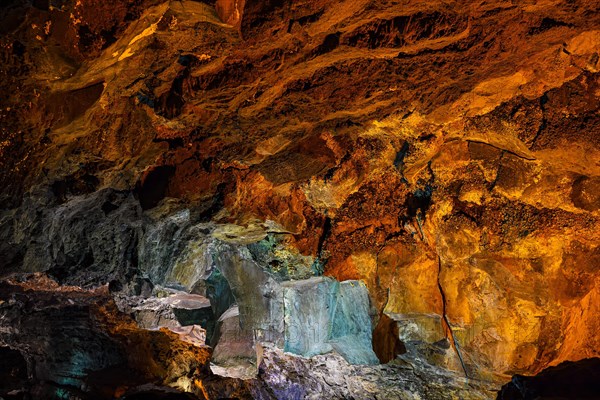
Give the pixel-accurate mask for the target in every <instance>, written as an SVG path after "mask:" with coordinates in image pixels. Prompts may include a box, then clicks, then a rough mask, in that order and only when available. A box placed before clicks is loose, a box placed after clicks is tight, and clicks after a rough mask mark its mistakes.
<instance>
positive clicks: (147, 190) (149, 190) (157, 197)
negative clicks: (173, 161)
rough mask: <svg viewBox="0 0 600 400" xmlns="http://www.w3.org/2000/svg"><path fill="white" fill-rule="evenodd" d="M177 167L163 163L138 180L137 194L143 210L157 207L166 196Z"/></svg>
mask: <svg viewBox="0 0 600 400" xmlns="http://www.w3.org/2000/svg"><path fill="white" fill-rule="evenodd" d="M174 173H175V167H174V166H171V165H162V166H158V167H155V168H153V169H152V170H150V171H149V172H148V173H146V174H145V176H144V177H142V179H140V181H138V183H137V185H136V189H135V194H136V196H137V198H138V200H139V202H140V205H141V206H142V209H143V210H148V209H150V208H153V207H156V206H157V205H158V203H159V202H160V201H161V200H162V199H164V198H165V195H166V193H167V189H168V187H169V181H170V179H171V177H172V176H173V174H174Z"/></svg>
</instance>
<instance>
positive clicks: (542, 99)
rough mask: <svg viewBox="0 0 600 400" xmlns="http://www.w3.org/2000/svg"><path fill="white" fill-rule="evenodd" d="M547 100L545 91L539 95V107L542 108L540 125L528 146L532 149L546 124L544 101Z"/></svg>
mask: <svg viewBox="0 0 600 400" xmlns="http://www.w3.org/2000/svg"><path fill="white" fill-rule="evenodd" d="M547 102H548V95H547V94H546V93H544V94H543V95H542V97H540V109H541V110H542V122H540V126H539V128H538V130H537V132H536V133H535V136H534V137H533V140H532V141H531V146H529V148H530V149H532V148H533V147H534V146H535V144H536V142H537V140H538V138H539V137H540V136H541V134H542V133H543V132H544V130H545V129H546V128H547V126H548V120H547V119H546V103H547Z"/></svg>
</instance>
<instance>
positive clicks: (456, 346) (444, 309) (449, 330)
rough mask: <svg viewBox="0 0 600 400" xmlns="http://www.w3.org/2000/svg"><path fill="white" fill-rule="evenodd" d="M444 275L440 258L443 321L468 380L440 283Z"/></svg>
mask: <svg viewBox="0 0 600 400" xmlns="http://www.w3.org/2000/svg"><path fill="white" fill-rule="evenodd" d="M441 275H442V258H441V257H440V256H438V275H437V286H438V289H439V291H440V296H441V297H442V319H443V321H444V325H445V327H446V332H447V334H448V336H449V339H450V341H451V342H452V347H453V348H454V350H455V351H456V355H457V356H458V359H459V360H460V365H461V366H462V369H463V372H464V373H465V377H466V378H470V377H469V373H468V372H467V367H466V365H465V361H464V359H463V356H462V353H461V351H460V346H459V344H458V341H457V340H456V338H455V337H454V331H452V326H451V325H450V321H449V320H448V316H447V314H446V293H445V292H444V288H443V287H442V282H441V281H440V276H441Z"/></svg>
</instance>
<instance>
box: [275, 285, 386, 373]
mask: <svg viewBox="0 0 600 400" xmlns="http://www.w3.org/2000/svg"><path fill="white" fill-rule="evenodd" d="M282 286H283V288H284V294H283V296H284V308H285V311H284V313H285V344H284V350H285V351H288V352H291V353H294V354H299V355H302V356H305V357H311V356H314V355H317V354H324V353H327V352H329V351H331V350H336V351H337V352H338V353H339V354H340V355H342V356H343V357H344V358H345V359H346V360H347V361H348V362H349V363H351V364H376V363H377V362H378V360H377V357H376V356H375V353H374V352H373V349H372V346H371V331H372V329H371V327H372V325H371V318H370V315H369V311H370V302H369V295H368V292H367V288H366V286H365V285H364V284H363V283H362V282H359V281H345V282H341V283H340V282H338V281H336V280H334V279H331V278H327V277H315V278H310V279H306V280H302V281H291V282H285V283H284V284H283V285H282Z"/></svg>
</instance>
